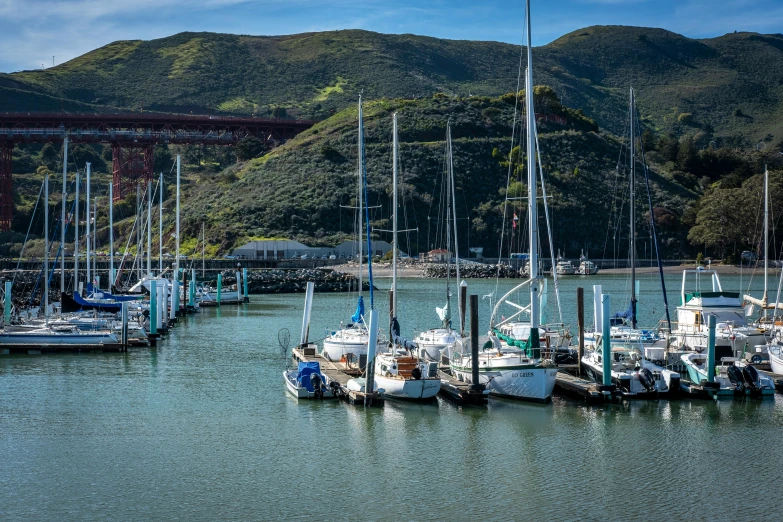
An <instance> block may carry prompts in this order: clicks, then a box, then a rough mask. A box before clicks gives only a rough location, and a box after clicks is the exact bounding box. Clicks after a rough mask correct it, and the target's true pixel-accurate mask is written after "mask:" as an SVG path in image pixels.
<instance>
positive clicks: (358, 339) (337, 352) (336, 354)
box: [321, 96, 383, 362]
mask: <svg viewBox="0 0 783 522" xmlns="http://www.w3.org/2000/svg"><path fill="white" fill-rule="evenodd" d="M365 176H366V167H365V162H364V118H363V113H362V98H361V96H359V194H358V201H359V207H358V211H359V219H358V227H357V228H358V245H359V277H358V279H359V300H358V303H357V305H356V312H355V313H354V314H353V316H352V317H351V323H350V324H347V325H343V324H342V323H341V324H340V328H339V329H337V330H335V331H331V332H327V334H326V336H325V338H324V341H323V349H322V351H321V355H323V357H324V358H325V359H327V360H329V361H339V360H346V361H347V360H349V359H351V360H353V361H354V362H358V360H359V357H360V356H361V355H367V343H368V342H369V340H370V333H369V331H368V330H367V324H366V323H365V320H364V298H363V296H362V285H363V275H362V258H363V257H364V256H363V251H364V244H363V242H362V235H363V230H362V229H363V225H362V223H363V222H364V220H365V215H364V212H365V211H366V208H365V203H364V186H365ZM370 254H371V252H370V251H369V249H368V256H367V262H368V263H371V262H372V261H371V255H370ZM370 287H371V288H370V293H372V281H370ZM382 344H383V343H382V341H381V340H380V339H378V346H379V348H381V346H382ZM379 351H380V350H379Z"/></svg>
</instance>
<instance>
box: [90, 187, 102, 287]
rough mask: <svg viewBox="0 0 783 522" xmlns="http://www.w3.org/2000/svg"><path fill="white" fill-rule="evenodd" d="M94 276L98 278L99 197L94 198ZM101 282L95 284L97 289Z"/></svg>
mask: <svg viewBox="0 0 783 522" xmlns="http://www.w3.org/2000/svg"><path fill="white" fill-rule="evenodd" d="M92 276H93V278H94V279H96V280H97V279H98V197H97V196H96V197H95V198H94V199H93V204H92ZM99 286H100V283H99V284H97V285H95V287H96V289H97V287H99Z"/></svg>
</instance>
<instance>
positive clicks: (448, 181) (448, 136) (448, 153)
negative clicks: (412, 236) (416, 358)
mask: <svg viewBox="0 0 783 522" xmlns="http://www.w3.org/2000/svg"><path fill="white" fill-rule="evenodd" d="M439 228H440V227H439ZM446 252H448V253H449V255H448V257H446V311H447V312H448V315H447V316H446V317H444V318H443V321H444V325H443V327H444V328H449V323H450V322H451V120H449V121H447V122H446Z"/></svg>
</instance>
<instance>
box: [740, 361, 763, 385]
mask: <svg viewBox="0 0 783 522" xmlns="http://www.w3.org/2000/svg"><path fill="white" fill-rule="evenodd" d="M742 376H743V377H745V382H747V383H748V386H751V387H753V388H758V387H759V372H758V370H756V368H754V367H753V366H750V365H747V366H743V367H742Z"/></svg>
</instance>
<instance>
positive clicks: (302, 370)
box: [283, 361, 339, 399]
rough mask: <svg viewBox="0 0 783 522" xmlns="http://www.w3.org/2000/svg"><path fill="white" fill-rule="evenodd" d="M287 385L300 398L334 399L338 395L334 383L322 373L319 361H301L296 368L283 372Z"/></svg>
mask: <svg viewBox="0 0 783 522" xmlns="http://www.w3.org/2000/svg"><path fill="white" fill-rule="evenodd" d="M283 379H284V380H285V384H286V387H287V388H288V391H290V392H291V393H292V394H293V395H294V396H295V397H297V398H299V399H333V398H335V397H336V394H335V390H334V389H333V386H334V385H337V386H339V384H337V383H336V382H332V383H330V382H329V381H328V380H327V378H326V377H324V375H323V374H322V373H321V365H320V364H319V363H318V362H317V361H311V362H300V363H299V366H298V367H297V369H296V370H286V371H284V372H283Z"/></svg>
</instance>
